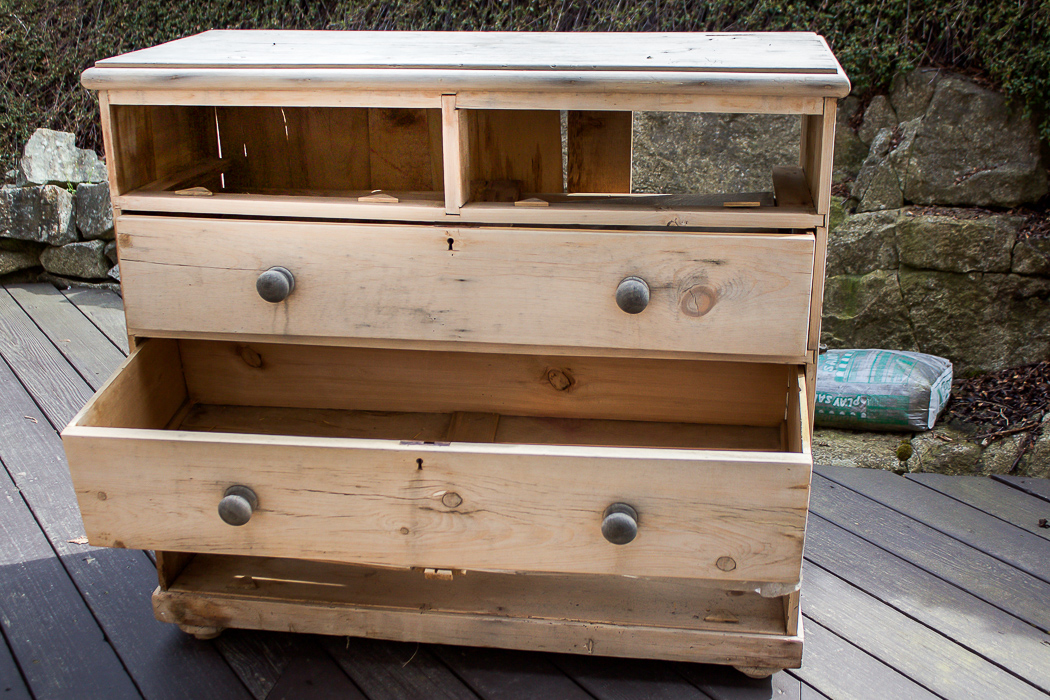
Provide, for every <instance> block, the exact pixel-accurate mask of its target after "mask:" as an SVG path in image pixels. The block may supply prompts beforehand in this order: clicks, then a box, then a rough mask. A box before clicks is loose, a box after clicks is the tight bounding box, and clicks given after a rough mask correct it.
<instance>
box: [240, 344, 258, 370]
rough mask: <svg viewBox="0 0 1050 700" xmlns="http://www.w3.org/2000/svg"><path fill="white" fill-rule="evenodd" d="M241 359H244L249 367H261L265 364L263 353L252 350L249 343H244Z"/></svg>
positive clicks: (241, 349)
mask: <svg viewBox="0 0 1050 700" xmlns="http://www.w3.org/2000/svg"><path fill="white" fill-rule="evenodd" d="M240 352H241V359H242V360H244V364H246V365H248V366H249V367H254V368H255V369H259V368H260V367H262V365H263V361H262V355H260V354H259V353H257V352H255V351H254V350H252V349H251V348H250V347H248V346H247V345H242V346H241V348H240Z"/></svg>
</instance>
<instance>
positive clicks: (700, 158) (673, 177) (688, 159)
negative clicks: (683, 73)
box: [632, 112, 800, 193]
mask: <svg viewBox="0 0 1050 700" xmlns="http://www.w3.org/2000/svg"><path fill="white" fill-rule="evenodd" d="M799 129H800V120H799V118H798V117H797V116H793V115H769V114H688V113H682V112H635V114H634V158H633V161H634V162H633V166H632V167H633V175H632V180H633V188H634V190H635V191H636V192H671V193H686V192H694V193H695V192H699V193H708V192H757V191H771V190H772V188H773V183H772V179H771V175H772V172H773V168H774V166H777V165H794V164H796V163H798V142H799Z"/></svg>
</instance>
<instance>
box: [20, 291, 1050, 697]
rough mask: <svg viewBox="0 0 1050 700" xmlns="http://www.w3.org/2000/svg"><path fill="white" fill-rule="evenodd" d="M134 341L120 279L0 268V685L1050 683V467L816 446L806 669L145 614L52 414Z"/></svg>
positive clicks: (134, 561) (189, 691)
mask: <svg viewBox="0 0 1050 700" xmlns="http://www.w3.org/2000/svg"><path fill="white" fill-rule="evenodd" d="M126 351H127V341H126V338H125V336H124V322H123V315H122V311H121V302H120V298H119V297H118V296H117V295H115V294H112V293H110V292H105V291H98V290H88V289H74V290H66V291H64V292H63V291H57V290H55V289H54V288H53V287H51V286H49V285H37V284H33V285H10V286H7V287H5V288H3V289H0V357H2V359H3V361H2V362H0V461H2V463H3V469H0V491H2V492H3V497H2V498H0V632H2V637H0V700H13V699H14V698H19V699H21V698H60V699H66V698H104V699H105V700H118V699H119V698H138V697H145V698H151V699H152V698H157V699H161V698H246V699H247V698H252V697H254V698H257V699H258V700H262V699H263V698H271V699H277V698H314V697H317V698H342V697H345V698H362V697H367V698H392V699H393V698H396V699H402V698H416V697H418V698H455V699H470V698H499V699H503V698H509V699H512V700H513V699H515V698H529V699H530V700H531V699H533V698H568V699H572V698H609V699H613V698H616V699H624V700H627V699H629V698H666V699H672V698H673V699H677V698H741V699H742V698H748V699H751V698H754V699H759V698H782V699H785V700H786V699H788V698H807V699H810V698H823V697H827V698H868V697H870V698H933V697H941V698H1009V699H1011V700H1012V699H1014V698H1034V697H1047V692H1048V691H1050V635H1048V634H1047V633H1046V630H1048V629H1050V529H1045V528H1041V527H1039V525H1038V522H1039V520H1040V519H1041V518H1050V483H1048V482H1046V481H1041V480H1038V479H1020V478H1001V479H998V480H995V481H993V480H989V479H983V478H965V477H944V476H939V475H914V476H910V477H908V478H903V477H899V476H896V475H894V474H890V473H887V472H879V471H868V470H859V469H858V470H851V469H839V468H830V467H818V468H817V474H816V475H815V476H814V478H813V497H812V510H813V515H812V517H811V518H810V524H809V536H808V542H807V544H806V564H805V585H804V587H803V599H802V604H803V611H804V615H805V635H806V648H805V658H804V666H803V668H802V669H800V670H796V671H790V672H782V673H778V674H777V675H776V676H774V677H773V678H772V679H769V680H764V681H753V680H750V679H747V678H745V677H744V676H742V675H741V674H739V673H737V672H736V671H733V670H731V669H726V668H720V667H715V666H702V665H693V664H682V663H664V662H651V661H630V660H619V659H606V658H598V657H583V656H560V655H553V654H533V653H519V652H508V651H501V650H491V649H475V648H466V647H442V646H427V645H416V644H397V643H391V642H382V641H368V640H361V639H347V638H345V637H319V636H306V635H293V634H275V633H262V632H247V631H238V630H231V631H227V632H225V633H223V635H222V636H220V637H219V638H218V639H216V640H214V641H210V642H201V641H197V640H195V639H193V638H191V637H188V636H186V635H184V634H182V633H181V632H180V631H179V630H178V629H176V628H175V627H173V626H170V625H166V624H162V623H160V622H157V621H155V620H154V619H153V615H152V612H151V609H150V594H151V593H152V591H153V588H154V587H155V586H156V572H155V570H154V565H153V562H152V560H151V559H150V557H149V556H148V554H147V553H145V552H140V551H132V550H108V549H97V548H93V547H90V546H88V545H84V544H79V543H78V542H79V541H80V540H79V539H78V538H80V537H81V536H82V535H83V526H82V524H81V521H80V516H79V514H78V511H77V506H76V501H75V498H74V495H73V489H72V486H71V484H70V481H69V474H68V472H67V469H66V463H65V458H64V456H63V452H62V444H61V441H60V439H59V437H58V431H59V430H60V429H61V428H62V427H64V426H65V424H66V422H67V421H68V420H69V419H70V418H71V417H72V416H73V414H74V413H75V412H76V411H77V410H78V409H79V408H80V407H81V406H82V405H83V403H84V402H85V401H86V400H87V399H88V397H89V396H90V395H91V394H92V392H93V391H94V390H95V389H96V388H97V387H99V386H100V385H101V383H102V382H103V381H104V380H105V379H106V378H107V377H108V376H109V374H110V373H111V372H112V371H113V369H114V368H115V367H116V366H117V365H118V364H119V363H120V361H121V360H122V359H123V357H124V354H125V352H126Z"/></svg>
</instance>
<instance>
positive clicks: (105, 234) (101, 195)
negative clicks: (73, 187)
mask: <svg viewBox="0 0 1050 700" xmlns="http://www.w3.org/2000/svg"><path fill="white" fill-rule="evenodd" d="M76 201H77V228H78V229H80V235H81V236H82V237H84V238H85V239H87V240H94V239H96V238H106V239H110V240H112V239H113V238H114V235H113V207H112V205H111V204H110V202H109V185H108V184H107V183H105V182H102V183H99V184H80V185H77V198H76Z"/></svg>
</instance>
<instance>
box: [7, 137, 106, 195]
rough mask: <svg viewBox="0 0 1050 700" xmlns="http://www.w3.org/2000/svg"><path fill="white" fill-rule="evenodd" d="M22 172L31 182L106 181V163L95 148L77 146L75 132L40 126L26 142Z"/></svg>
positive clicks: (45, 183)
mask: <svg viewBox="0 0 1050 700" xmlns="http://www.w3.org/2000/svg"><path fill="white" fill-rule="evenodd" d="M19 169H20V170H21V173H20V176H21V178H23V179H24V181H25V182H26V183H27V184H30V185H47V184H53V183H54V184H63V185H65V184H77V183H81V182H104V181H105V180H106V164H105V163H103V162H102V161H101V160H99V157H98V156H97V155H96V154H95V152H94V151H91V150H88V149H84V148H77V146H76V143H75V141H74V139H73V134H69V133H66V132H64V131H52V130H51V129H37V130H36V131H34V132H33V135H32V136H30V137H29V141H27V142H26V147H25V151H24V155H23V156H22V160H21V161H20V163H19Z"/></svg>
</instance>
